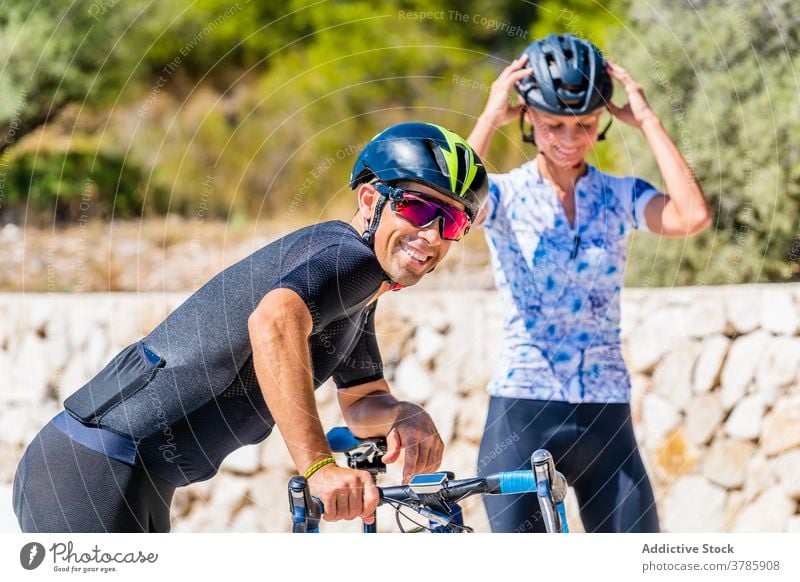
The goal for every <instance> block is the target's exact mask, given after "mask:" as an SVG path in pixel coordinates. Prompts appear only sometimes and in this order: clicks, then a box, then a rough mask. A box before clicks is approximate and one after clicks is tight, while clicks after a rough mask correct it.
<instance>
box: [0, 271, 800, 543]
mask: <svg viewBox="0 0 800 582" xmlns="http://www.w3.org/2000/svg"><path fill="white" fill-rule="evenodd" d="M444 296H445V292H438V293H435V292H420V291H414V290H407V291H403V292H402V293H394V294H391V295H390V296H387V297H384V298H382V299H381V302H380V307H379V312H378V321H379V326H378V332H379V335H380V340H381V344H382V350H383V354H384V360H385V362H386V364H387V369H386V374H387V377H388V378H389V379H390V381H391V383H392V386H393V389H394V391H395V392H396V393H397V394H398V395H399V396H401V397H403V398H405V399H408V400H413V401H416V402H419V403H422V404H424V406H425V407H426V409H427V410H428V411H429V412H430V413H431V415H432V416H433V417H434V420H435V421H436V423H437V426H438V428H439V431H440V433H441V435H442V438H443V439H444V441H445V443H446V445H447V449H446V454H445V460H444V463H443V469H448V470H452V471H454V472H455V473H456V475H457V476H459V477H466V476H469V475H472V474H474V472H475V467H476V464H477V463H478V462H479V459H478V458H477V457H478V452H477V447H478V443H479V441H480V436H481V431H482V426H483V420H484V416H485V413H486V406H487V401H488V399H487V396H486V395H485V386H486V384H487V382H488V380H489V377H490V375H491V373H492V366H493V362H495V361H496V357H497V354H498V352H499V349H500V345H501V341H502V335H501V313H500V305H499V302H498V298H497V295H496V294H495V293H494V292H492V291H485V292H483V291H480V292H456V291H449V292H446V296H447V299H448V301H447V302H446V303H445V302H444V301H442V300H441V298H442V297H444ZM185 297H186V295H185V294H168V295H135V294H113V295H108V294H98V295H31V294H28V295H21V294H19V295H16V294H5V295H2V294H0V371H2V372H3V374H2V381H0V382H2V383H1V384H0V531H15V530H16V521H15V519H14V516H13V513H12V511H11V508H10V498H11V482H12V479H13V475H14V470H15V467H16V462H17V459H18V458H19V456H20V455H21V454H22V451H23V449H24V446H25V445H26V444H27V442H28V441H30V439H31V438H32V437H33V435H34V434H35V433H36V431H37V430H38V429H39V428H40V427H41V426H42V425H43V424H44V423H45V422H46V421H47V420H48V419H49V418H50V417H52V416H53V415H54V414H56V412H57V411H58V410H59V409H60V407H61V406H62V403H63V400H64V398H65V397H67V396H68V395H69V394H70V393H72V392H73V391H74V390H75V389H76V388H77V387H79V386H81V385H82V384H83V383H84V382H85V381H86V380H87V379H88V378H90V377H91V376H92V375H93V374H94V373H95V372H96V371H97V370H99V369H100V368H101V367H102V366H103V365H104V364H105V363H106V361H107V360H108V359H109V358H110V357H111V356H112V355H113V354H114V353H116V351H118V350H119V349H120V348H121V347H123V346H124V345H126V344H128V343H130V342H131V341H133V340H135V339H137V338H138V337H140V336H141V335H143V334H144V333H146V332H147V331H148V330H149V329H151V328H152V327H153V326H154V325H155V324H156V323H158V322H159V321H160V320H161V319H162V318H163V317H164V315H165V314H166V313H168V312H169V310H171V309H173V308H174V307H175V306H177V305H178V304H179V303H180V302H181V301H183V299H184V298H185ZM799 302H800V286H788V285H786V286H784V285H771V286H740V287H726V288H683V289H652V290H628V291H626V292H625V294H624V297H623V316H624V319H623V339H624V351H625V356H626V360H627V361H628V363H629V366H630V368H631V373H632V379H633V386H634V392H633V415H634V424H635V426H636V431H637V436H638V438H639V441H640V443H641V446H642V451H643V457H644V459H645V463H646V465H647V468H648V472H649V474H650V476H651V478H652V481H653V485H654V488H655V493H656V499H657V503H658V509H659V514H660V516H661V521H662V526H663V528H664V529H665V530H667V531H673V532H692V531H772V532H781V531H793V532H798V531H800V511H798V500H800V383H798V379H797V376H798V371H799V369H800V309H798V303H799ZM317 400H318V403H319V409H320V415H321V418H322V421H323V424H324V425H325V426H326V427H332V426H335V425H337V424H340V423H341V417H340V415H339V412H338V408H337V405H336V398H335V389H334V388H333V387H332V386H331V385H326V386H323V387H322V388H321V389H320V390H319V391H318V393H317ZM497 454H502V451H499V452H498V453H497ZM398 468H399V467H392V468H390V472H389V475H388V476H387V477H386V479H385V480H384V481H383V482H384V483H389V482H397V481H399V472H398ZM293 471H294V468H293V466H292V464H291V461H290V460H289V457H288V455H287V453H286V451H285V447H284V444H283V441H282V439H281V437H280V435H279V434H278V433H277V432H276V433H275V434H273V436H271V437H270V438H269V439H267V441H265V442H264V443H262V444H260V445H257V446H249V447H245V448H243V449H240V450H239V451H237V452H236V453H234V454H233V455H231V456H230V457H228V459H226V461H225V463H224V465H223V468H222V470H221V471H220V474H218V475H217V476H216V477H215V478H214V479H211V480H209V481H206V482H203V483H199V484H197V485H194V486H192V487H188V488H184V489H181V490H179V491H178V492H177V493H176V497H175V501H174V504H173V530H174V531H287V530H288V528H289V519H288V512H287V509H286V504H287V501H286V481H287V479H288V477H289V476H290V475H291V474H292V473H293ZM466 505H467V507H466V519H467V523H468V524H470V525H472V526H474V527H475V528H476V530H478V531H487V524H486V516H485V513H484V512H483V508H482V506H481V504H480V502H479V501H475V500H473V501H472V502H470V503H467V504H466ZM568 510H569V514H570V517H571V524H572V526H573V529H574V530H580V529H581V528H580V522H579V519H578V517H577V511H576V507H575V500H574V496H571V497H570V500H569V503H568ZM379 520H380V522H381V529H388V530H392V529H393V528H394V518H393V515H392V513H391V512H390V511H389V510H385V511H384V510H383V509H382V510H381V513H380V514H379ZM324 527H325V528H326V530H327V531H331V530H333V531H356V530H358V525H357V524H354V523H341V522H340V523H336V524H325V525H324Z"/></svg>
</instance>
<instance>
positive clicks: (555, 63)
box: [517, 34, 613, 115]
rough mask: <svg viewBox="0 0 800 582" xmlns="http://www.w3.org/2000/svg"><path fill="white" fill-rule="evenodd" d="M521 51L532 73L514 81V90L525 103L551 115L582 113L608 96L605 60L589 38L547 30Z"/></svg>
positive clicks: (597, 106) (602, 104) (610, 88)
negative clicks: (584, 38)
mask: <svg viewBox="0 0 800 582" xmlns="http://www.w3.org/2000/svg"><path fill="white" fill-rule="evenodd" d="M523 54H526V55H528V64H527V65H526V66H527V67H530V68H532V69H533V73H532V74H531V75H530V76H528V77H525V78H524V79H522V80H521V81H519V82H517V91H519V93H520V95H522V98H523V99H524V100H525V103H526V104H527V105H528V106H529V107H533V108H535V109H539V110H541V111H546V112H547V113H552V114H555V115H583V114H585V113H591V112H592V111H594V110H596V109H600V108H601V107H605V106H606V104H607V103H608V101H609V100H610V99H611V93H612V91H613V83H612V81H611V77H609V75H608V73H607V72H606V60H605V59H604V58H603V54H602V53H601V52H600V50H599V49H598V48H597V47H596V46H594V45H593V44H592V43H590V42H589V41H587V40H583V39H582V38H578V37H577V36H574V35H572V34H550V35H548V36H546V37H545V38H542V39H539V40H537V41H534V42H533V43H531V44H530V45H528V48H526V49H525V52H524V53H523Z"/></svg>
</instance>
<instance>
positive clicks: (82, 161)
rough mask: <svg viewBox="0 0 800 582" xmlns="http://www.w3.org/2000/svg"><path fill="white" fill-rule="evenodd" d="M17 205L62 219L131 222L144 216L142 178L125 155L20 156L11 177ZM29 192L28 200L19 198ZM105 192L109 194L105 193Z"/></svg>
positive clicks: (13, 200)
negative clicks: (121, 220)
mask: <svg viewBox="0 0 800 582" xmlns="http://www.w3.org/2000/svg"><path fill="white" fill-rule="evenodd" d="M6 183H7V185H8V189H9V191H10V194H11V195H10V199H9V203H10V206H11V207H17V208H20V207H24V206H25V204H23V202H25V203H26V204H27V210H28V211H29V212H31V213H33V214H37V213H39V214H49V215H54V217H55V218H56V220H60V221H70V222H85V221H86V220H89V219H92V218H108V217H110V216H116V217H118V218H131V217H135V216H139V215H141V213H142V204H143V200H142V190H141V184H142V175H141V171H140V170H139V168H137V167H136V166H135V165H134V164H132V163H130V162H129V161H126V160H125V159H124V158H123V157H121V156H117V155H113V154H107V153H102V152H101V153H97V152H94V151H83V150H80V149H71V150H69V151H62V152H46V151H38V152H33V151H23V152H21V153H19V154H14V155H13V158H12V163H11V164H10V169H9V171H8V173H7V176H6ZM25 192H26V193H27V200H26V201H24V200H21V199H19V195H20V193H25ZM100 193H103V195H100Z"/></svg>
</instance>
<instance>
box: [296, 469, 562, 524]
mask: <svg viewBox="0 0 800 582" xmlns="http://www.w3.org/2000/svg"><path fill="white" fill-rule="evenodd" d="M556 475H557V476H558V478H559V479H557V481H558V480H561V481H563V477H562V476H561V474H560V473H556ZM541 487H542V481H540V482H539V483H537V481H536V476H535V474H534V472H533V471H532V470H521V471H503V472H500V473H493V474H491V475H487V476H486V477H473V478H469V479H456V480H453V481H447V482H445V483H444V484H443V485H442V487H441V489H439V490H438V491H435V492H431V493H416V492H414V491H413V490H412V489H411V487H410V486H408V485H395V486H390V487H378V493H379V495H380V501H379V505H383V504H386V503H388V504H398V503H399V504H401V505H407V506H408V505H410V506H412V507H413V508H414V509H415V510H417V511H421V513H422V514H423V515H424V516H425V517H428V518H430V519H433V520H437V519H441V518H446V517H447V516H443V515H440V514H439V513H437V512H436V511H435V509H434V508H439V507H441V506H442V504H448V503H455V502H458V501H460V500H462V499H464V498H466V497H469V496H471V495H514V494H518V493H538V494H539V496H540V497H543V496H547V497H548V499H549V500H550V501H551V503H552V504H553V505H555V506H561V504H562V502H563V496H560V498H559V497H556V496H555V495H552V491H553V490H554V489H556V488H555V487H554V488H552V489H551V488H549V487H547V486H546V487H545V490H544V491H542V489H541ZM564 490H565V491H566V483H564ZM290 501H291V504H290V509H291V510H292V513H293V515H294V516H295V517H296V518H297V519H299V520H302V519H303V518H304V517H305V518H306V519H310V520H312V521H315V523H314V524H313V525H312V526H311V527H309V529H316V525H317V524H318V523H319V517H320V516H321V515H322V514H323V513H324V512H325V508H324V506H323V504H322V502H321V501H320V500H319V499H317V498H316V497H312V496H311V495H309V493H308V489H307V487H306V482H305V479H304V478H303V477H293V478H292V480H291V482H290ZM300 504H303V505H304V507H301V505H300ZM553 510H554V511H553V512H552V514H551V512H547V513H548V514H549V515H546V516H545V519H546V520H548V524H547V527H548V529H549V530H550V531H560V529H561V524H560V523H558V522H554V521H552V519H553V516H554V515H557V514H558V515H560V514H562V510H561V508H560V507H558V508H556V507H554V508H553Z"/></svg>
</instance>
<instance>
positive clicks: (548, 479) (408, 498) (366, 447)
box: [289, 427, 569, 533]
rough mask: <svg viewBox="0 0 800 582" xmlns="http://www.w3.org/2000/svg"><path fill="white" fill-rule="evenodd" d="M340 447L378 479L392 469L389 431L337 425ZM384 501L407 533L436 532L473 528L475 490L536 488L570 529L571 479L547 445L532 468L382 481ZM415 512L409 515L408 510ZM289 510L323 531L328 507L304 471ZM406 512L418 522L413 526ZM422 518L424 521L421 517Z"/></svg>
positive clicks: (297, 529)
mask: <svg viewBox="0 0 800 582" xmlns="http://www.w3.org/2000/svg"><path fill="white" fill-rule="evenodd" d="M327 438H328V443H329V444H330V447H331V450H332V451H333V452H334V453H344V455H345V457H346V459H347V465H348V467H350V468H351V469H360V470H364V471H367V472H369V474H370V475H371V476H372V479H373V481H375V482H376V483H377V479H378V475H379V474H381V473H385V472H386V465H385V464H384V463H383V460H382V457H383V455H384V454H385V453H386V440H385V439H384V438H383V437H377V438H367V439H359V438H357V437H355V436H354V435H353V433H352V432H351V431H350V429H349V428H347V427H336V428H334V429H332V430H330V431H329V432H328V434H327ZM378 492H379V494H380V502H379V505H390V506H392V507H393V508H394V509H395V519H396V521H397V526H398V529H399V530H400V531H401V532H403V533H411V532H417V531H429V532H433V533H466V532H472V531H473V529H472V528H471V527H469V526H467V525H465V524H464V519H463V512H462V510H461V506H460V505H459V503H460V502H461V501H462V500H464V499H466V498H467V497H469V496H471V495H514V494H519V493H536V495H537V498H538V500H539V507H540V509H541V512H542V518H543V520H544V523H545V529H546V531H547V532H548V533H567V532H568V531H569V528H568V525H567V517H566V510H565V509H564V499H565V498H566V495H567V482H566V480H565V479H564V476H563V475H562V474H561V473H559V472H558V471H556V469H555V464H554V462H553V456H552V455H551V454H550V453H549V452H548V451H547V450H545V449H539V450H537V451H535V452H534V453H533V455H531V469H530V470H520V471H504V472H501V473H494V474H491V475H487V476H485V477H471V478H467V479H455V475H454V474H453V473H451V472H449V471H443V472H438V473H430V474H424V475H415V476H414V477H412V478H411V481H410V482H409V483H408V485H394V486H389V487H378ZM405 510H408V511H411V512H413V515H409V514H408V512H407V511H405ZM289 511H290V512H291V515H292V531H293V532H294V533H317V532H319V522H320V518H321V517H322V514H323V513H324V507H323V506H322V503H321V502H320V500H319V499H317V498H316V497H313V496H312V495H311V494H310V492H309V490H308V486H307V483H306V479H305V478H304V477H302V476H296V477H292V478H291V479H290V480H289ZM401 518H405V519H406V520H407V521H408V522H411V523H412V524H413V525H414V526H415V527H414V528H412V529H407V528H406V526H404V525H403V522H402V520H401ZM420 518H421V520H422V521H418V520H419V519H420ZM362 531H363V532H364V533H376V532H377V519H376V521H375V522H374V523H372V524H370V525H367V524H364V525H363V529H362Z"/></svg>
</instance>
